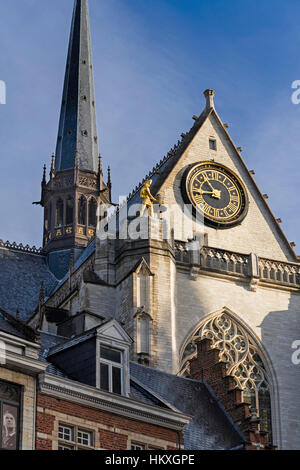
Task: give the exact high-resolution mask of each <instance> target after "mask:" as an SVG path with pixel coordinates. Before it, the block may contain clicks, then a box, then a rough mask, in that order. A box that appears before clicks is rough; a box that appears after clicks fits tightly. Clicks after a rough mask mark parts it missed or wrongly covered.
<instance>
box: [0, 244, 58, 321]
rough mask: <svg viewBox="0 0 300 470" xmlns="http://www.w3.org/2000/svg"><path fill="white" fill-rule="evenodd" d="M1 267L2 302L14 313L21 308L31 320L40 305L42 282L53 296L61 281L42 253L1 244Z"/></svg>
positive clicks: (25, 319)
mask: <svg viewBox="0 0 300 470" xmlns="http://www.w3.org/2000/svg"><path fill="white" fill-rule="evenodd" d="M0 266H1V269H0V305H1V307H3V308H4V309H6V310H8V311H9V312H11V313H12V314H15V313H16V311H17V310H18V311H19V316H20V319H21V320H23V321H27V320H28V319H29V318H30V317H31V316H32V315H33V313H34V311H35V309H36V307H37V304H38V300H39V294H40V288H41V282H44V291H45V295H46V296H49V295H50V294H51V292H52V291H53V289H54V288H55V286H56V284H57V283H58V281H57V279H56V278H55V277H54V276H53V274H52V273H51V271H50V270H49V268H48V266H47V263H46V258H45V257H44V256H42V255H40V254H33V253H30V252H22V251H17V250H13V249H10V248H3V247H0Z"/></svg>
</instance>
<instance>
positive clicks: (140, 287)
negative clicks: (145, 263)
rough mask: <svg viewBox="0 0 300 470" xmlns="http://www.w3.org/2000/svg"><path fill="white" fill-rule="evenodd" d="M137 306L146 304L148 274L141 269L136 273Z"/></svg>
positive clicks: (145, 306)
mask: <svg viewBox="0 0 300 470" xmlns="http://www.w3.org/2000/svg"><path fill="white" fill-rule="evenodd" d="M136 300H137V307H138V308H140V307H144V308H147V306H148V302H147V300H148V276H147V273H145V272H144V271H143V270H141V271H140V272H139V274H138V275H137V299H136Z"/></svg>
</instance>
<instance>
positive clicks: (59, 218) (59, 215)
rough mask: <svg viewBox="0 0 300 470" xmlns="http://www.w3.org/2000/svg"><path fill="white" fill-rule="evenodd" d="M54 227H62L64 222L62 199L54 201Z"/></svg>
mask: <svg viewBox="0 0 300 470" xmlns="http://www.w3.org/2000/svg"><path fill="white" fill-rule="evenodd" d="M55 224H56V227H62V226H63V224H64V202H63V200H62V199H58V201H57V203H56V220H55Z"/></svg>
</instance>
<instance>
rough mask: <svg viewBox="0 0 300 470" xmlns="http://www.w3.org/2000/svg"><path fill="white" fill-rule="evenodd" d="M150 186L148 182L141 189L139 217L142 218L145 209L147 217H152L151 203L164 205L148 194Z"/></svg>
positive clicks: (149, 181) (150, 181) (150, 182)
mask: <svg viewBox="0 0 300 470" xmlns="http://www.w3.org/2000/svg"><path fill="white" fill-rule="evenodd" d="M151 184H152V180H148V181H146V183H145V184H144V186H143V187H142V189H141V199H142V200H143V203H142V204H143V207H142V212H141V217H143V215H144V213H145V210H146V209H147V210H148V215H149V216H150V217H153V203H156V204H164V203H163V201H159V200H158V199H156V198H155V197H153V196H152V194H151V192H150V186H151Z"/></svg>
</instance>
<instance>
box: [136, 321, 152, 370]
mask: <svg viewBox="0 0 300 470" xmlns="http://www.w3.org/2000/svg"><path fill="white" fill-rule="evenodd" d="M151 321H152V320H151V317H150V315H148V314H147V313H145V312H139V313H138V314H137V316H136V329H137V335H136V336H137V355H138V357H139V362H141V363H143V364H145V365H148V364H149V356H150V336H151V335H150V332H151V331H150V329H151Z"/></svg>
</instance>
